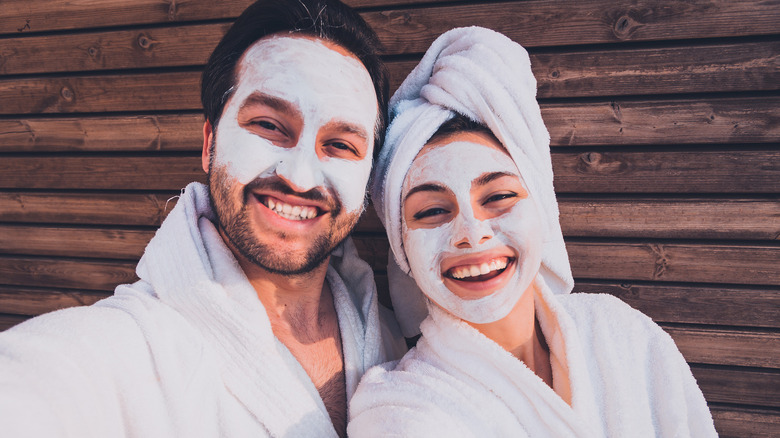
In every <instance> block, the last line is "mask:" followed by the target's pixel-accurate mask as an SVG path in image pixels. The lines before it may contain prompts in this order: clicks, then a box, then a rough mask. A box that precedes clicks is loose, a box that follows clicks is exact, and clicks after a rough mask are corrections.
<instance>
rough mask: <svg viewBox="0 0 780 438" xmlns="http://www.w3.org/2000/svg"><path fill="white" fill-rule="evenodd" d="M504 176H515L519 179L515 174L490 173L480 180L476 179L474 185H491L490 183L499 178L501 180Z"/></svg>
mask: <svg viewBox="0 0 780 438" xmlns="http://www.w3.org/2000/svg"><path fill="white" fill-rule="evenodd" d="M503 176H514V177H517V175H515V174H514V173H510V172H490V173H486V174H484V175H482V176H480V177H479V178H476V179H475V180H474V181H473V182H472V184H473V185H475V186H484V185H485V184H487V183H489V182H490V181H494V180H497V179H498V178H501V177H503Z"/></svg>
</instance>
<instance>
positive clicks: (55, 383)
mask: <svg viewBox="0 0 780 438" xmlns="http://www.w3.org/2000/svg"><path fill="white" fill-rule="evenodd" d="M213 220H214V218H213V214H212V212H211V210H210V206H209V199H208V189H207V188H206V187H205V186H204V185H202V184H198V183H192V184H190V185H189V186H187V188H186V190H185V191H184V193H183V194H182V196H181V199H180V200H179V202H178V203H177V205H176V207H175V208H174V209H173V211H171V213H170V215H169V216H168V218H166V220H165V221H164V223H163V224H162V226H161V227H160V229H159V230H158V231H157V234H156V235H155V237H154V238H153V239H152V241H151V242H150V243H149V245H148V246H147V248H146V251H145V253H144V256H143V258H142V259H141V261H140V262H139V264H138V267H137V273H138V276H139V278H140V279H141V280H140V281H138V282H136V283H134V284H132V285H122V286H119V287H117V289H116V292H115V295H114V296H112V297H110V298H107V299H105V300H102V301H100V302H98V303H96V304H95V305H93V306H90V307H85V308H73V309H66V310H62V311H58V312H54V313H51V314H47V315H43V316H40V317H37V318H34V319H32V320H30V321H27V322H25V323H23V324H20V325H19V326H16V327H14V328H11V329H9V330H7V331H6V332H4V333H2V334H0V430H1V431H2V434H3V435H4V436H14V437H25V436H36V437H39V436H46V437H60V436H66V437H101V438H102V437H123V436H124V437H164V436H171V437H173V436H182V437H184V436H186V437H216V436H230V437H243V436H246V437H250V436H251V437H256V436H274V437H300V436H321V437H328V436H336V432H335V430H334V428H333V426H332V424H331V421H330V417H329V416H328V413H327V411H326V409H325V406H324V404H323V402H322V399H321V398H320V396H319V393H318V392H317V389H316V388H315V386H314V384H313V383H312V382H311V380H310V379H309V377H308V375H307V374H306V373H305V371H304V370H303V368H302V367H301V365H300V364H299V363H298V362H297V360H296V359H295V358H294V357H293V355H292V354H291V353H290V352H289V350H288V349H287V348H286V347H285V346H284V345H283V344H282V343H281V342H279V340H278V339H276V337H274V335H273V332H272V330H271V325H270V321H269V320H268V316H267V314H266V312H265V309H264V308H263V306H262V304H261V303H260V301H259V300H258V298H257V295H256V292H255V290H254V289H253V288H252V286H251V284H250V283H249V281H248V280H247V278H246V276H245V275H244V273H243V271H242V270H241V268H240V266H239V265H238V263H237V262H236V260H235V258H234V257H233V255H232V253H231V252H230V251H229V250H228V248H227V247H226V246H225V245H224V242H223V241H222V239H221V237H220V236H219V234H218V233H217V230H216V228H215V227H214V224H213V223H212V221H213ZM327 281H328V283H329V286H330V289H331V291H332V293H333V299H334V304H335V308H336V312H337V313H338V322H339V327H340V329H341V341H342V345H343V354H344V365H345V372H346V383H347V393H348V394H347V395H348V398H349V397H351V396H352V394H353V393H354V391H355V388H356V386H357V383H358V381H359V380H360V377H361V376H362V375H363V373H364V372H365V370H367V369H368V368H369V367H371V366H373V365H375V364H378V363H381V362H384V361H386V360H389V359H392V358H393V357H396V358H397V357H399V356H400V354H403V349H404V347H403V340H402V338H400V333H398V328H397V327H395V328H394V327H393V325H394V322H393V321H392V320H391V319H387V318H386V317H387V315H383V314H380V313H381V312H383V311H382V310H380V307H379V306H378V303H377V296H376V288H375V286H374V279H373V273H372V270H371V268H370V266H368V264H366V263H365V262H364V261H362V260H360V259H359V258H358V256H357V251H356V249H355V247H354V244H353V243H352V242H351V240H347V241H345V242H344V243H343V244H342V245H341V246H340V247H339V248H337V249H336V251H335V253H334V254H333V256H332V257H331V262H330V266H329V267H328V272H327Z"/></svg>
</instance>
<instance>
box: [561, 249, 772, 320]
mask: <svg viewBox="0 0 780 438" xmlns="http://www.w3.org/2000/svg"><path fill="white" fill-rule="evenodd" d="M726 263H727V261H724V266H726ZM729 269H730V268H729ZM574 292H581V293H608V294H611V295H615V296H616V297H618V298H620V299H621V300H623V301H625V302H626V303H628V304H629V305H630V306H631V307H633V308H635V309H637V310H639V311H640V312H642V313H644V314H646V315H647V316H649V317H651V318H653V320H655V321H656V322H659V323H663V322H673V323H690V324H715V325H718V324H721V325H729V326H745V327H765V328H780V290H777V288H774V289H772V288H769V287H765V288H760V287H756V288H733V287H732V288H729V287H724V286H719V287H715V286H680V285H668V284H653V283H644V284H642V283H640V284H636V283H631V282H625V283H609V282H593V281H587V280H579V281H577V282H575V284H574Z"/></svg>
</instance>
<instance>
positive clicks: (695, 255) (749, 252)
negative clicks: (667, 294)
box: [354, 236, 780, 286]
mask: <svg viewBox="0 0 780 438" xmlns="http://www.w3.org/2000/svg"><path fill="white" fill-rule="evenodd" d="M354 240H355V245H356V246H357V248H358V252H359V253H360V256H361V257H363V258H364V259H365V260H366V261H367V262H368V263H369V264H370V265H371V266H372V267H373V268H374V269H375V270H381V271H384V270H385V269H386V267H387V251H388V249H389V246H388V243H387V241H386V240H385V239H384V238H377V237H369V236H355V239H354ZM566 249H567V251H568V253H569V259H570V262H571V268H572V272H573V274H574V278H575V280H577V281H587V280H597V279H598V280H610V279H612V280H618V281H631V280H636V281H674V282H687V283H705V282H706V283H723V284H752V285H769V286H772V285H775V286H776V285H780V271H778V269H777V266H778V265H779V264H780V250H778V248H777V247H776V246H772V245H759V244H756V245H725V244H724V245H721V244H685V243H675V242H673V241H672V242H648V243H624V242H584V241H573V242H572V241H568V242H566Z"/></svg>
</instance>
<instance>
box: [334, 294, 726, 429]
mask: <svg viewBox="0 0 780 438" xmlns="http://www.w3.org/2000/svg"><path fill="white" fill-rule="evenodd" d="M537 285H539V286H540V287H538V288H537V289H538V290H539V292H537V294H536V296H535V303H536V312H537V320H538V321H539V324H540V327H541V329H542V332H543V333H544V337H545V340H546V342H547V344H548V347H549V349H550V359H551V364H552V368H553V387H554V389H552V388H550V387H549V386H547V385H546V384H545V383H544V381H542V379H540V378H539V377H538V376H537V375H536V374H534V373H533V372H532V371H531V370H530V369H529V368H527V367H526V366H525V364H523V363H522V362H520V361H519V360H517V359H515V358H514V357H513V356H512V355H511V354H510V353H508V352H507V351H506V350H504V349H503V348H501V347H500V346H499V345H498V344H496V343H494V342H493V341H491V340H490V339H488V338H487V337H485V336H483V335H482V334H481V333H479V332H478V331H477V330H475V329H474V328H472V327H471V326H469V325H467V324H466V323H464V322H462V321H460V320H459V319H456V318H454V317H453V316H451V315H449V314H448V313H446V312H445V311H443V310H440V309H438V308H434V306H429V308H430V312H431V314H430V315H429V316H428V318H427V319H426V320H425V321H423V323H422V325H421V327H420V328H421V330H422V334H423V335H422V337H421V338H420V340H419V342H418V343H417V346H416V347H415V348H414V349H412V350H410V351H409V353H407V354H406V356H404V358H403V359H401V361H400V362H399V363H397V366H395V369H394V370H393V371H388V370H390V369H393V366H394V365H395V363H389V364H386V365H384V366H383V367H375V368H372V369H371V370H369V371H368V372H367V373H366V375H365V376H364V377H363V381H362V382H361V384H360V386H359V387H358V391H357V393H356V394H355V396H354V397H353V399H352V404H351V405H350V413H351V417H352V421H351V422H350V424H349V428H348V433H349V435H350V437H353V438H359V437H378V436H397V437H433V436H441V437H556V438H557V437H605V436H606V437H632V438H634V437H656V436H659V437H697V438H698V437H710V436H717V434H716V432H715V429H714V426H713V423H712V417H711V415H710V412H709V410H708V408H707V404H706V402H705V400H704V397H703V396H702V393H701V391H700V390H699V387H698V386H697V385H696V381H695V380H694V378H693V375H692V374H691V371H690V368H689V367H688V365H687V364H686V362H685V360H684V359H683V357H682V355H681V354H680V352H679V351H678V350H677V348H676V346H675V344H674V342H673V341H672V339H671V338H670V337H669V335H667V334H666V333H665V332H664V331H663V330H662V329H661V328H660V327H658V326H657V325H656V324H655V323H653V322H652V320H650V319H649V318H648V317H646V316H645V315H643V314H641V313H640V312H637V311H636V310H634V309H632V308H631V307H629V306H628V305H626V304H625V303H623V302H622V301H620V300H618V299H617V298H615V297H612V296H610V295H604V294H598V295H592V294H571V295H568V294H567V295H553V294H552V292H550V291H549V289H547V288H546V286H545V285H544V284H543V281H541V282H540V281H539V280H538V279H537Z"/></svg>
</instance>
